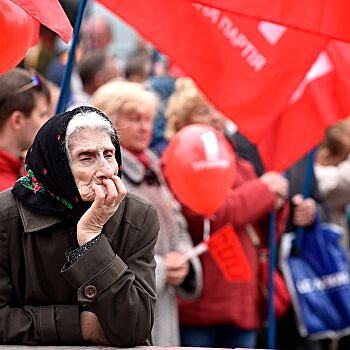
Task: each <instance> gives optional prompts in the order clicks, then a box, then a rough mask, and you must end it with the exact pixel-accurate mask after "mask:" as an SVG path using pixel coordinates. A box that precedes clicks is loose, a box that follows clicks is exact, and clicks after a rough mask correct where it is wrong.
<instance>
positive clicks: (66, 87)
mask: <svg viewBox="0 0 350 350" xmlns="http://www.w3.org/2000/svg"><path fill="white" fill-rule="evenodd" d="M87 1H88V0H80V1H79V8H78V13H77V17H76V20H75V26H74V33H73V39H72V45H71V47H70V49H69V56H68V61H67V64H66V69H65V70H64V76H63V80H62V83H61V92H60V97H59V99H58V102H57V107H56V113H61V112H64V111H65V109H66V105H67V101H68V96H69V91H70V79H71V76H72V71H73V68H74V63H75V50H76V47H77V44H78V40H79V32H80V26H81V22H82V19H83V14H84V10H85V7H86V4H87Z"/></svg>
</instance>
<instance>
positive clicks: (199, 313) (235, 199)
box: [165, 78, 288, 348]
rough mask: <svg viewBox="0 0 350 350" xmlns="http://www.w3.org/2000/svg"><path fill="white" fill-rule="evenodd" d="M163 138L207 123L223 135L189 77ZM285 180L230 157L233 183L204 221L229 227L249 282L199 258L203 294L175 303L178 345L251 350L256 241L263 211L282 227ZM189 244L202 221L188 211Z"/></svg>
mask: <svg viewBox="0 0 350 350" xmlns="http://www.w3.org/2000/svg"><path fill="white" fill-rule="evenodd" d="M165 113H166V116H167V118H168V125H167V126H168V129H167V135H168V136H169V138H171V137H172V136H174V135H175V134H176V132H178V131H179V130H181V129H182V128H184V127H185V126H188V125H190V124H193V123H203V124H208V125H210V126H212V127H214V128H215V129H217V130H218V131H220V132H222V133H224V131H225V118H224V116H223V115H222V114H221V113H219V112H218V111H217V110H216V109H215V108H214V107H213V106H212V105H211V104H210V103H209V102H208V100H207V99H206V98H205V97H204V95H203V94H202V93H201V92H200V91H199V90H198V88H197V87H196V86H195V84H194V83H193V81H192V80H190V79H189V78H179V79H178V80H177V82H176V85H175V91H174V93H173V94H172V95H171V96H170V99H169V102H168V107H167V109H166V112H165ZM287 194H288V182H287V180H286V179H284V178H283V177H282V176H281V175H279V174H277V173H274V172H269V173H265V174H264V175H262V176H261V177H260V178H258V177H257V175H256V173H255V171H254V168H253V166H252V164H251V163H249V162H247V161H245V160H244V159H242V158H240V157H238V156H237V157H236V174H235V182H234V184H233V186H232V188H231V189H230V190H229V191H228V193H227V198H226V199H225V201H224V203H222V205H221V207H220V208H219V209H218V210H217V211H216V212H215V213H214V214H213V215H211V217H210V229H211V233H213V232H215V231H217V230H218V229H220V228H222V227H223V226H224V225H226V224H230V225H232V226H233V228H234V229H235V231H236V233H237V236H238V238H239V240H240V243H241V245H242V248H243V250H244V252H245V254H246V256H247V258H248V260H249V262H250V266H251V270H252V273H253V278H252V280H251V281H247V282H235V283H234V282H228V281H227V280H226V279H225V278H224V275H223V273H222V272H221V271H220V269H219V268H218V266H217V265H216V263H215V261H214V260H213V258H212V256H211V255H210V254H208V253H205V254H203V255H202V256H201V262H202V267H203V292H202V294H201V297H200V298H198V299H197V300H193V301H187V300H181V302H180V323H181V345H183V346H201V347H222V348H236V347H237V348H254V347H255V345H256V338H257V331H258V330H259V328H260V326H261V323H262V320H263V319H262V315H261V310H262V308H263V307H264V302H265V301H264V300H263V299H262V297H261V294H260V290H259V276H258V272H259V268H258V253H259V252H258V249H257V247H256V246H255V244H257V240H260V241H261V242H266V241H267V235H268V231H267V229H266V228H267V219H268V215H267V214H268V213H269V212H270V211H272V210H274V209H276V210H277V211H278V215H277V217H278V226H277V227H278V228H279V229H280V232H281V229H283V224H284V223H285V220H286V215H285V214H286V213H285V211H284V210H283V209H284V208H285V207H284V203H285V199H286V197H287ZM183 212H184V214H185V217H186V218H187V222H188V223H189V232H190V233H191V236H192V239H193V241H194V243H195V244H197V243H199V242H200V241H201V240H202V239H203V221H204V217H203V216H201V215H197V214H196V213H194V212H193V211H192V210H191V209H190V208H187V207H185V206H184V210H183Z"/></svg>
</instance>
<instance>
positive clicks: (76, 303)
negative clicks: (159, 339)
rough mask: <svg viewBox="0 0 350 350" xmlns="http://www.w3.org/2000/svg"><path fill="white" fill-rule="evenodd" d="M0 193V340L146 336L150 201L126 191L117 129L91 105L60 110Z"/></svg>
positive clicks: (153, 218) (151, 291) (116, 341)
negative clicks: (9, 186)
mask: <svg viewBox="0 0 350 350" xmlns="http://www.w3.org/2000/svg"><path fill="white" fill-rule="evenodd" d="M25 165H26V170H27V173H28V175H27V176H25V177H22V178H21V179H19V180H18V181H17V182H16V184H15V186H14V187H13V189H12V190H5V191H3V192H1V193H0V281H1V282H0V343H1V344H30V345H40V344H71V345H74V344H76V345H79V344H80V345H82V344H91V343H93V344H111V345H114V346H123V347H130V346H135V345H141V344H146V343H147V342H148V340H149V339H150V333H151V328H152V325H153V318H154V317H153V310H154V305H155V300H156V296H155V275H154V270H155V260H154V246H155V243H156V240H157V234H158V230H159V223H158V219H157V214H156V210H155V209H154V207H153V206H152V205H151V204H149V203H147V202H145V201H144V200H142V199H140V198H138V197H136V196H134V195H126V189H125V187H124V185H123V183H122V181H121V180H120V175H121V170H120V169H121V154H120V148H119V141H118V139H117V136H116V132H115V129H114V127H113V125H112V124H111V123H110V121H109V120H108V118H107V117H106V116H105V115H104V114H103V113H101V112H100V111H98V110H96V109H95V108H92V107H82V108H77V109H74V110H73V111H70V112H66V113H63V114H61V115H56V116H54V117H53V118H51V119H50V120H49V121H48V122H47V123H46V124H44V126H43V127H42V128H41V129H40V130H39V132H38V134H37V137H36V138H35V140H34V143H33V145H32V147H31V148H30V150H29V151H28V154H27V157H26V162H25Z"/></svg>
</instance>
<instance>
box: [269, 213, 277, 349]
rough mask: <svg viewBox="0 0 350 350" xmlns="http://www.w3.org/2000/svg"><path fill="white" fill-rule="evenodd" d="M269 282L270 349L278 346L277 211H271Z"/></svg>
mask: <svg viewBox="0 0 350 350" xmlns="http://www.w3.org/2000/svg"><path fill="white" fill-rule="evenodd" d="M269 250H270V259H269V279H268V281H269V283H268V296H269V298H268V331H267V346H268V348H269V349H275V348H276V313H275V298H274V295H275V283H274V279H273V276H274V271H275V268H276V213H275V212H271V213H269Z"/></svg>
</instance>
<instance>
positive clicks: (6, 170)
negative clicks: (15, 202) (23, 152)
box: [0, 149, 23, 191]
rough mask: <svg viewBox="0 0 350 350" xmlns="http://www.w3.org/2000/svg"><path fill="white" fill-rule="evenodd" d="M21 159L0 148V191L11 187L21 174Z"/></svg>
mask: <svg viewBox="0 0 350 350" xmlns="http://www.w3.org/2000/svg"><path fill="white" fill-rule="evenodd" d="M22 170H23V161H22V160H21V159H19V158H16V157H14V156H12V155H11V154H9V153H7V152H5V151H3V150H1V149H0V191H3V190H5V189H7V188H10V187H12V186H13V185H14V184H15V182H16V181H17V179H18V178H19V177H20V176H21V175H22V174H21V172H22Z"/></svg>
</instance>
